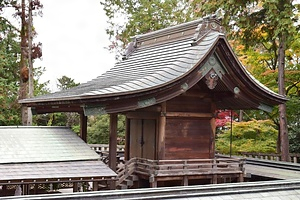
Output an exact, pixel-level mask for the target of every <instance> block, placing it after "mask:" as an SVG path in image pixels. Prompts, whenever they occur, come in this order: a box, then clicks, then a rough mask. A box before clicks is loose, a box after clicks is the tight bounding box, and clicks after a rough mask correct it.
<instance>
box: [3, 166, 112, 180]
mask: <svg viewBox="0 0 300 200" xmlns="http://www.w3.org/2000/svg"><path fill="white" fill-rule="evenodd" d="M115 177H116V173H115V172H114V171H112V170H111V169H110V168H109V167H107V166H106V165H105V164H104V163H103V162H102V161H97V160H93V161H69V162H48V163H47V162H44V163H15V164H0V184H3V185H5V184H21V183H47V182H49V183H51V182H76V181H97V180H105V179H114V178H115Z"/></svg>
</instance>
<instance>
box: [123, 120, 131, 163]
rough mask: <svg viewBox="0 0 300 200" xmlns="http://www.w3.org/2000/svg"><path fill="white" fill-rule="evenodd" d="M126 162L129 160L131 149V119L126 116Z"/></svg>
mask: <svg viewBox="0 0 300 200" xmlns="http://www.w3.org/2000/svg"><path fill="white" fill-rule="evenodd" d="M125 127H126V129H125V152H124V153H125V154H124V156H125V160H129V159H130V156H129V149H130V119H128V118H127V116H126V125H125Z"/></svg>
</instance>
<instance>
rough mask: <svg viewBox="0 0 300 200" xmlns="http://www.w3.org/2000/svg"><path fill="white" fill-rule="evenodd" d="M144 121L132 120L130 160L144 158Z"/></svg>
mask: <svg viewBox="0 0 300 200" xmlns="http://www.w3.org/2000/svg"><path fill="white" fill-rule="evenodd" d="M141 143H142V120H141V119H130V146H129V159H131V158H134V157H139V158H140V157H142V146H141Z"/></svg>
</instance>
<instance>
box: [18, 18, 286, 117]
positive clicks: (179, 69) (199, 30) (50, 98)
mask: <svg viewBox="0 0 300 200" xmlns="http://www.w3.org/2000/svg"><path fill="white" fill-rule="evenodd" d="M212 56H213V57H214V59H215V60H216V61H217V62H214V63H217V64H218V65H219V66H214V64H210V63H209V60H211V58H212ZM209 69H214V72H216V74H217V75H218V77H219V79H221V81H220V82H222V83H224V84H223V87H224V88H223V89H226V91H229V92H231V93H232V94H234V92H235V91H236V92H238V93H239V91H240V90H242V89H243V91H242V93H241V94H243V92H244V90H249V91H246V93H245V94H248V93H249V92H250V93H249V94H250V96H251V95H253V96H256V97H253V98H252V97H250V96H249V95H248V96H247V97H245V98H244V99H245V101H246V102H243V101H242V100H241V99H239V104H237V102H236V100H235V99H231V100H230V99H227V100H224V102H226V101H228V102H227V103H224V102H223V105H222V104H219V105H220V108H224V107H227V108H232V109H258V108H260V107H261V108H262V107H265V106H264V105H267V106H273V105H278V104H280V103H283V102H285V101H286V98H285V97H283V96H280V95H278V94H276V93H274V92H272V91H271V90H269V89H267V88H266V87H264V86H262V84H260V83H258V81H256V80H255V79H254V78H253V77H252V76H250V74H249V73H248V72H247V71H246V69H245V68H244V67H243V66H242V65H241V63H240V62H239V61H238V59H237V58H236V56H235V55H234V53H233V51H232V50H231V48H230V45H229V44H228V42H227V40H226V37H225V35H224V29H223V27H222V26H221V25H220V23H219V21H218V20H217V19H216V18H215V17H208V18H204V19H199V20H195V21H192V22H188V23H184V24H180V25H177V26H173V27H170V28H166V29H162V30H159V31H155V32H152V33H147V34H144V35H138V36H136V37H134V38H133V42H132V43H130V44H129V45H128V47H127V49H126V52H125V54H124V56H123V60H122V61H120V62H119V63H117V64H116V65H115V66H114V67H113V68H112V69H110V70H109V71H107V72H106V73H104V74H102V75H100V76H99V77H97V78H95V79H93V80H91V81H89V82H87V83H83V84H81V85H79V86H77V87H74V88H71V89H69V90H64V91H61V92H56V93H52V94H48V95H44V96H38V97H34V98H31V99H24V100H21V101H20V103H23V104H26V105H28V106H32V107H35V108H36V109H38V108H39V107H40V108H41V106H43V109H45V108H46V107H48V109H45V110H44V112H51V111H53V110H54V109H52V108H50V107H49V106H54V105H55V106H58V107H60V108H61V109H60V110H57V111H67V108H68V109H69V110H72V109H73V111H74V109H75V108H71V107H72V105H75V104H76V106H77V107H76V109H78V110H76V109H75V110H76V111H79V110H80V109H81V110H82V109H83V108H84V107H88V106H95V104H96V106H97V107H98V108H97V109H98V111H100V112H106V113H111V112H121V111H128V110H132V109H136V108H139V107H141V106H140V105H141V103H140V102H138V101H140V100H143V99H148V100H149V99H152V102H150V103H149V101H148V100H147V103H146V104H145V103H144V102H142V104H143V106H142V107H145V106H149V105H153V104H157V103H160V102H162V101H166V100H168V99H170V98H173V97H175V96H176V95H177V96H178V95H180V94H181V93H183V92H185V91H186V89H189V88H191V87H192V86H193V85H195V84H196V83H197V82H199V81H200V80H204V76H205V75H206V74H208V73H210V71H209ZM216 70H217V71H216ZM195 71H198V72H200V73H201V75H199V73H198V75H197V73H196V72H195ZM220 71H222V73H221V72H220ZM93 73H96V72H93ZM227 76H229V77H227ZM192 79H193V81H191V80H192ZM179 82H181V83H179ZM176 83H178V84H181V85H186V86H184V88H185V89H183V90H182V88H181V86H179V89H178V90H177V91H171V90H170V88H174V90H175V88H176V86H175V85H176ZM222 83H220V84H219V85H218V86H217V87H220V86H222ZM232 86H233V87H232ZM217 89H221V88H216V90H217ZM163 90H165V92H162V91H163ZM167 90H168V91H167ZM179 90H182V91H179ZM234 90H235V91H234ZM159 93H164V94H165V96H164V95H163V94H159ZM171 93H172V94H171ZM151 94H152V96H151ZM159 95H161V96H160V97H158V96H159ZM259 96H261V97H262V98H260V97H259ZM130 98H136V99H135V100H130V101H129V99H130ZM122 99H124V100H125V101H124V102H120V101H121V100H122ZM247 99H248V100H249V99H253V101H254V103H252V102H248V103H247ZM150 101H151V100H150ZM250 101H251V100H250ZM113 102H116V103H115V105H112V104H113ZM129 102H134V103H133V104H130V103H129ZM108 104H111V105H108ZM125 104H126V105H125ZM260 104H261V105H262V106H260ZM64 105H65V106H64ZM217 105H218V104H217ZM236 105H243V106H239V107H238V106H236ZM109 106H110V107H109ZM62 107H64V109H63V108H62ZM79 107H80V108H79ZM265 110H266V109H265ZM40 112H41V113H42V111H40Z"/></svg>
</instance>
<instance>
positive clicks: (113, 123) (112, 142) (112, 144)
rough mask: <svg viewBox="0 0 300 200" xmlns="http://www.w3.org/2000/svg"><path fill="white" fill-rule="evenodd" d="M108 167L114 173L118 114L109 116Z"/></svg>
mask: <svg viewBox="0 0 300 200" xmlns="http://www.w3.org/2000/svg"><path fill="white" fill-rule="evenodd" d="M109 122H110V123H109V125H110V126H109V155H108V157H109V162H108V163H109V167H110V168H111V169H112V170H113V171H116V169H117V126H118V114H110V121H109Z"/></svg>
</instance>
